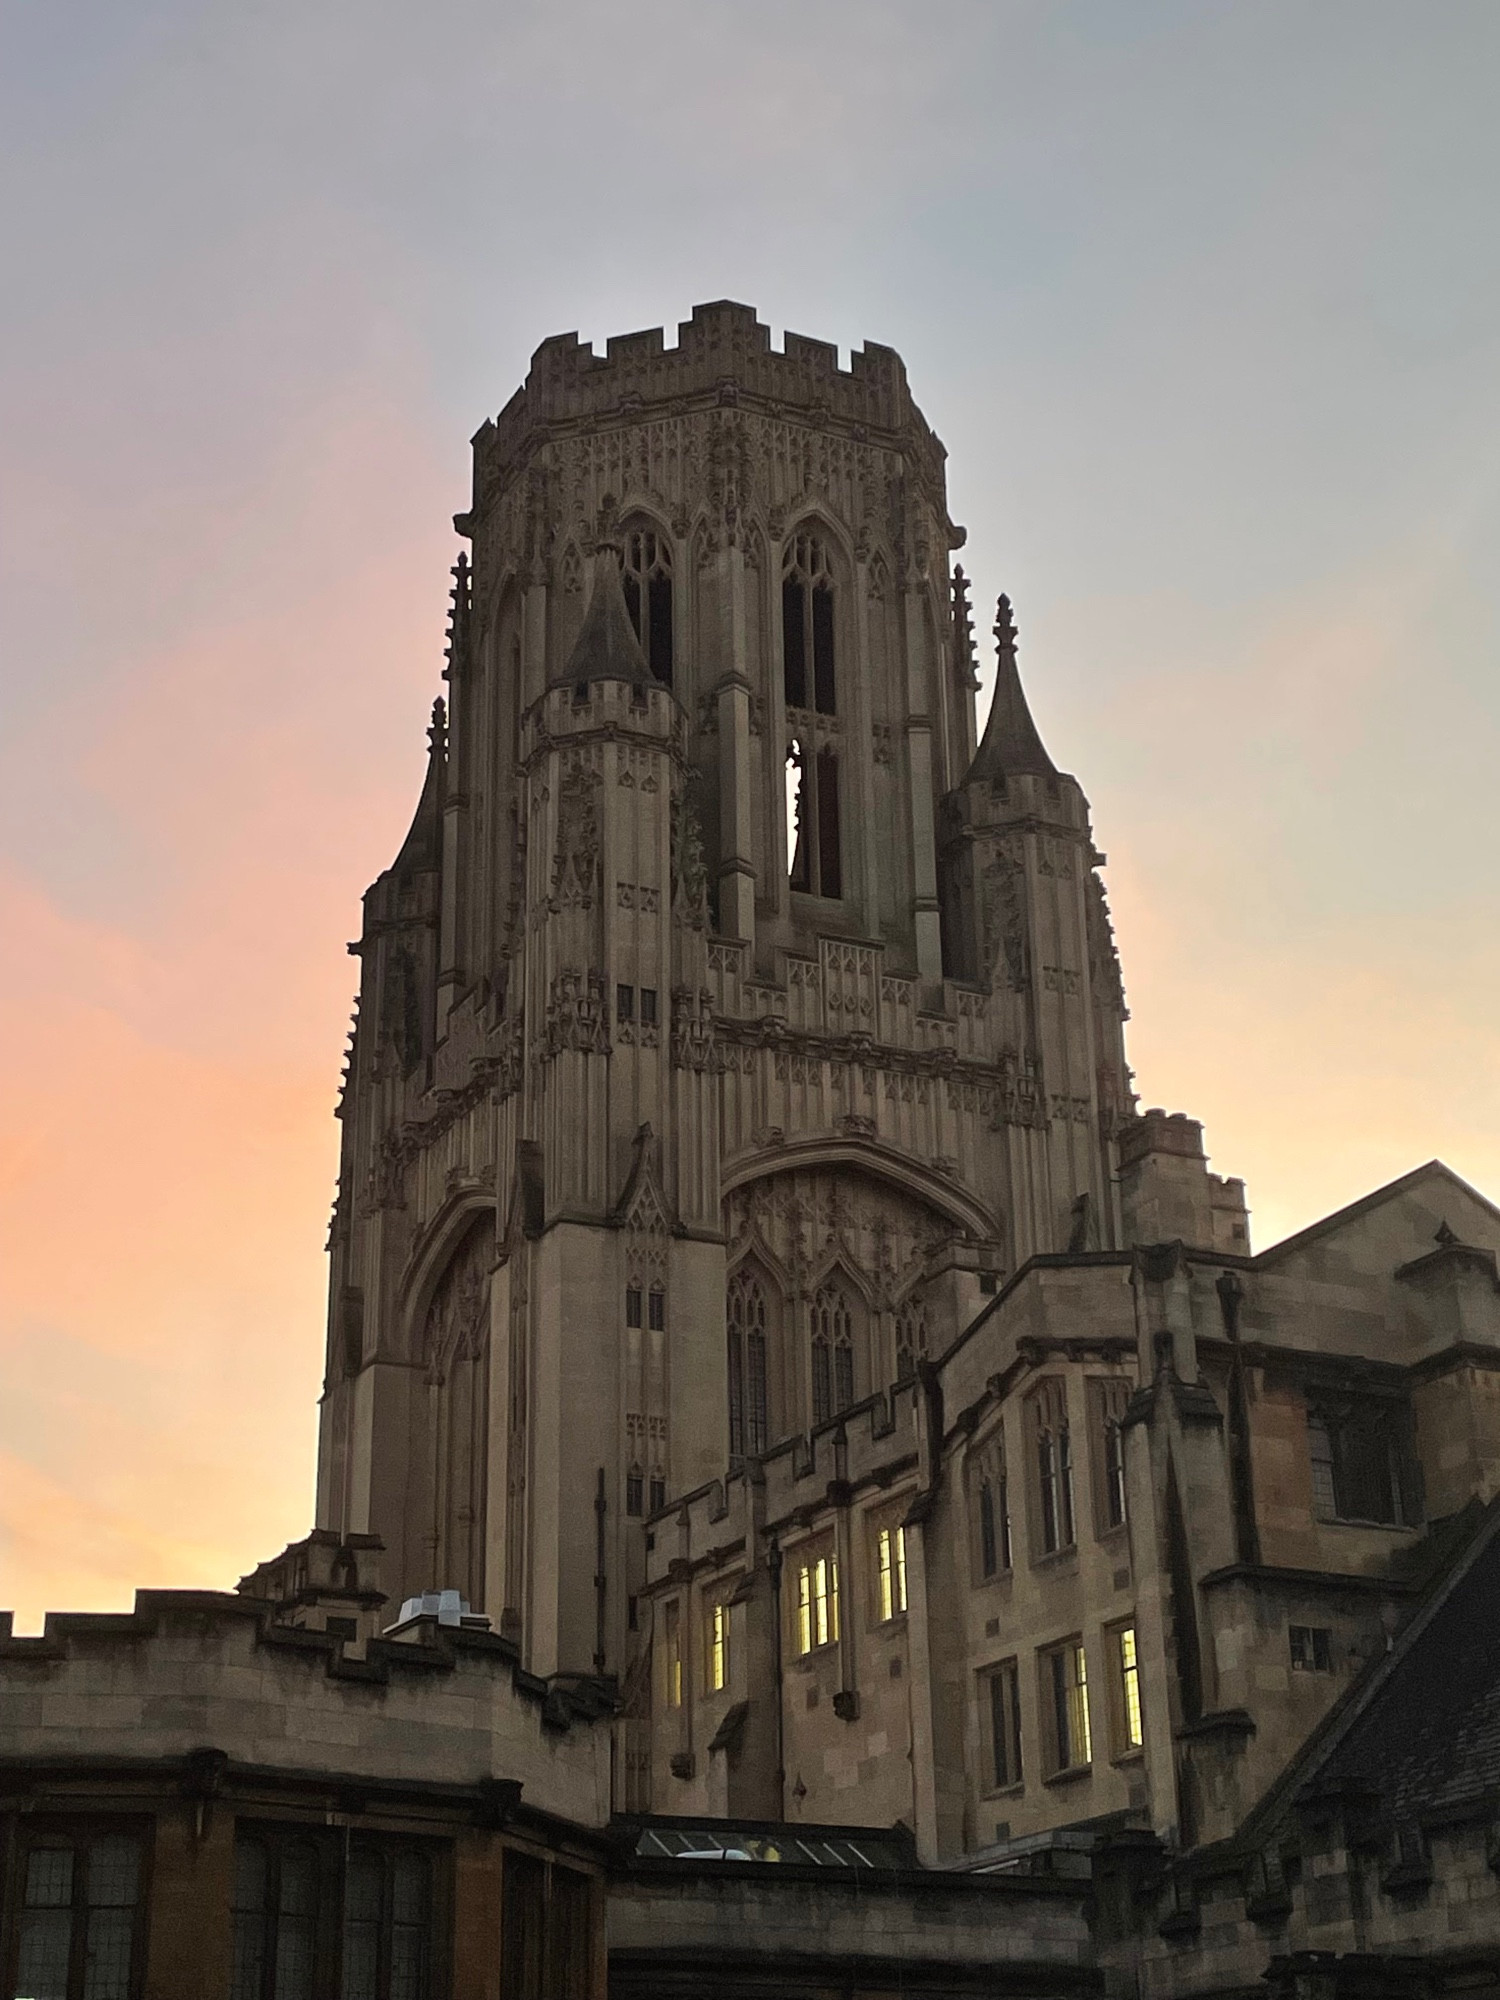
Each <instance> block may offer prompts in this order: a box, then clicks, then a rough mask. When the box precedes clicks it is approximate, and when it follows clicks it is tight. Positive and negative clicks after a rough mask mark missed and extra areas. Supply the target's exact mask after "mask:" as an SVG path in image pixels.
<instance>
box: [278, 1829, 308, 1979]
mask: <svg viewBox="0 0 1500 2000" xmlns="http://www.w3.org/2000/svg"><path fill="white" fill-rule="evenodd" d="M317 1907H318V1876H317V1858H316V1856H315V1855H314V1854H313V1853H312V1852H311V1850H310V1849H308V1848H305V1847H291V1848H288V1849H287V1851H286V1852H285V1853H284V1854H283V1855H282V1857H281V1894H280V1898H279V1909H278V1913H277V1923H276V1983H275V2000H312V1990H313V1959H314V1944H315V1935H314V1934H315V1923H316V1915H317Z"/></svg>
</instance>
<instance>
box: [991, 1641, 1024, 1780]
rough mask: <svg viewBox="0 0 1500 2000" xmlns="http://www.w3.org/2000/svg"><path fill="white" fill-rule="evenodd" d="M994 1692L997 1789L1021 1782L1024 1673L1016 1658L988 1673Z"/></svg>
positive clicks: (993, 1763)
mask: <svg viewBox="0 0 1500 2000" xmlns="http://www.w3.org/2000/svg"><path fill="white" fill-rule="evenodd" d="M987 1679H988V1681H989V1695H990V1716H989V1721H990V1769H991V1771H992V1773H993V1775H994V1785H995V1789H996V1791H1001V1790H1003V1789H1004V1788H1005V1787H1006V1786H1008V1785H1019V1784H1020V1782H1021V1701H1020V1677H1019V1675H1018V1673H1017V1671H1016V1663H1015V1661H1014V1660H1006V1661H1004V1662H1003V1663H1002V1664H1001V1665H1000V1666H998V1667H994V1668H992V1669H991V1671H990V1673H989V1674H988V1676H987Z"/></svg>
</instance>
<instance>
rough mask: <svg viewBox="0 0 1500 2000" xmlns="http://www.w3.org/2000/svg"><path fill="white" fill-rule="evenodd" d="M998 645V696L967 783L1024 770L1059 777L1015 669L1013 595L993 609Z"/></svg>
mask: <svg viewBox="0 0 1500 2000" xmlns="http://www.w3.org/2000/svg"><path fill="white" fill-rule="evenodd" d="M995 649H996V664H995V698H994V700H993V701H992V702H991V703H990V715H989V720H988V722H986V723H985V725H984V737H983V740H982V741H981V742H980V745H979V748H978V749H977V750H976V751H975V753H974V761H973V763H972V764H971V765H970V766H969V774H968V778H967V779H966V780H965V782H966V783H972V782H973V781H974V780H975V779H976V778H983V779H984V780H985V782H986V783H987V784H991V785H998V784H1003V783H1004V781H1005V779H1007V778H1014V777H1018V776H1020V775H1022V774H1023V773H1026V772H1030V773H1032V774H1034V775H1036V776H1039V777H1044V778H1055V777H1056V776H1057V766H1056V765H1055V764H1054V763H1053V761H1052V759H1051V758H1050V757H1049V756H1048V755H1047V750H1046V746H1045V745H1044V744H1043V742H1042V739H1041V737H1040V736H1039V735H1038V734H1037V727H1036V724H1035V723H1034V722H1033V721H1032V719H1031V710H1030V709H1029V708H1028V707H1027V706H1026V696H1025V695H1024V694H1023V693H1022V691H1021V676H1020V672H1019V671H1018V669H1017V667H1016V623H1015V619H1014V618H1013V617H1012V616H1011V609H1010V599H1009V598H1008V597H1005V596H1002V597H1001V599H1000V602H999V603H998V604H997V605H996V607H995Z"/></svg>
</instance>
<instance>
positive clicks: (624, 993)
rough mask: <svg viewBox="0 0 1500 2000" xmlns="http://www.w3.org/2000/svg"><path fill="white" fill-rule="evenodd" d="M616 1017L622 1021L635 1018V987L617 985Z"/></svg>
mask: <svg viewBox="0 0 1500 2000" xmlns="http://www.w3.org/2000/svg"><path fill="white" fill-rule="evenodd" d="M615 1019H616V1020H617V1021H620V1022H627V1021H633V1020H634V1019H635V988H634V987H633V986H617V987H616V988H615Z"/></svg>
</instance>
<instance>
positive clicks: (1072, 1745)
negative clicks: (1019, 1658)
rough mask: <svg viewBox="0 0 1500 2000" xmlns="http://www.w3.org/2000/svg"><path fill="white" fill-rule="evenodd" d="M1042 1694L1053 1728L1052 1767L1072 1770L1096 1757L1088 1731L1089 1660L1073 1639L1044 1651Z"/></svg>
mask: <svg viewBox="0 0 1500 2000" xmlns="http://www.w3.org/2000/svg"><path fill="white" fill-rule="evenodd" d="M1042 1695H1043V1699H1044V1702H1045V1703H1046V1708H1047V1715H1048V1721H1049V1723H1050V1725H1051V1730H1052V1745H1051V1748H1052V1753H1053V1769H1054V1770H1057V1771H1072V1770H1076V1769H1078V1768H1079V1767H1080V1766H1081V1765H1084V1764H1087V1763H1090V1762H1091V1761H1092V1759H1093V1754H1094V1753H1093V1740H1092V1737H1091V1735H1090V1732H1089V1681H1088V1664H1087V1662H1086V1660H1085V1658H1084V1652H1083V1646H1082V1644H1081V1643H1080V1642H1079V1641H1078V1640H1076V1639H1070V1640H1069V1641H1068V1643H1067V1644H1066V1645H1065V1646H1054V1647H1053V1648H1052V1650H1051V1651H1050V1652H1047V1653H1043V1655H1042Z"/></svg>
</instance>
